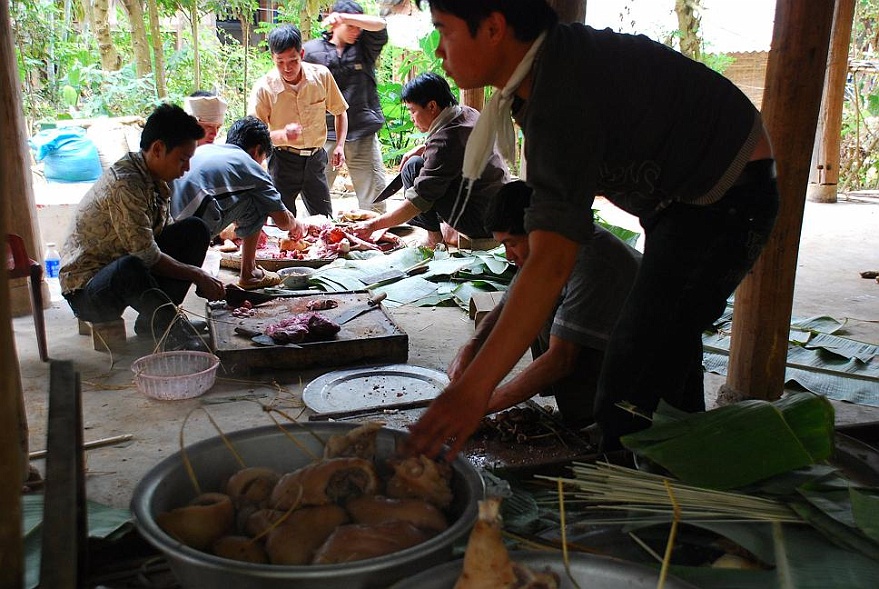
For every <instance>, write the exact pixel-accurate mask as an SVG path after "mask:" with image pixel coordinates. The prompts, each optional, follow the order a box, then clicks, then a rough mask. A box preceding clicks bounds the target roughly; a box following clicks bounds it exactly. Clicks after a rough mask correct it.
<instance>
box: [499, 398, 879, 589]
mask: <svg viewBox="0 0 879 589" xmlns="http://www.w3.org/2000/svg"><path fill="white" fill-rule="evenodd" d="M836 439H837V437H836V434H835V431H834V415H833V408H832V406H831V405H830V403H829V402H828V401H827V400H826V399H825V398H823V397H821V396H818V395H814V394H811V393H791V394H789V395H788V396H786V397H785V398H784V399H782V400H779V401H775V402H768V401H745V402H742V403H737V404H733V405H728V406H724V407H721V408H718V409H714V410H712V411H708V412H705V413H699V414H687V413H682V412H680V411H677V410H675V409H673V408H671V407H669V406H667V405H661V406H660V407H659V409H658V410H657V411H656V413H655V414H654V416H653V421H652V425H651V427H650V428H648V429H646V430H643V431H641V432H638V433H635V434H630V435H627V436H624V437H623V438H622V442H623V444H624V445H625V446H626V447H628V448H629V449H630V450H632V451H633V452H634V453H635V457H636V462H637V464H638V469H629V468H625V467H618V466H614V465H604V466H607V467H609V468H611V469H615V472H616V473H617V474H620V473H622V475H621V476H620V477H618V478H617V481H618V482H617V483H615V484H616V485H617V486H616V487H614V488H608V489H605V490H604V491H606V493H605V494H604V495H602V496H601V498H600V499H598V498H597V497H598V495H597V494H593V493H594V488H593V487H594V485H593V483H592V482H589V483H588V484H587V483H586V482H584V480H585V479H579V478H577V475H575V476H574V478H563V479H562V480H563V481H564V488H565V491H564V494H563V495H562V496H563V498H564V501H565V511H566V512H567V513H568V517H567V524H566V529H567V530H568V535H567V541H568V542H569V543H571V544H572V545H573V546H587V547H588V549H589V550H590V551H597V552H599V553H602V552H604V553H607V554H611V555H613V556H617V557H620V558H627V559H631V556H632V555H633V554H640V555H644V556H645V558H644V560H643V561H642V562H652V563H654V564H655V566H656V567H657V568H660V562H658V561H659V560H661V558H662V557H661V556H660V555H661V553H662V550H663V549H664V546H663V547H662V548H660V549H658V550H657V551H656V552H657V553H656V554H654V555H653V557H652V558H647V557H646V554H647V551H644V550H642V549H641V548H629V549H628V550H629V551H630V552H629V553H622V554H621V553H619V552H615V550H617V548H615V545H616V544H618V543H619V542H622V541H629V540H630V538H634V537H641V538H652V540H654V541H656V542H657V543H659V544H662V543H664V542H665V541H667V540H668V538H669V536H671V535H672V534H671V530H672V529H674V525H673V524H672V522H673V521H675V522H676V524H680V526H681V527H680V530H681V531H680V532H679V535H678V538H677V540H676V541H675V542H674V545H675V548H674V549H673V550H672V551H671V553H670V555H671V556H670V559H669V562H670V563H671V566H670V569H669V571H670V573H671V574H672V575H674V576H677V577H678V578H680V579H683V580H685V581H689V582H690V583H692V584H694V585H695V586H697V587H704V588H710V589H731V588H737V589H752V588H759V589H769V588H781V589H789V588H790V589H793V588H796V589H852V588H863V589H872V588H875V587H877V586H879V581H877V579H879V488H877V487H875V486H872V484H875V481H876V477H877V475H879V473H875V472H851V469H850V468H848V466H847V465H846V468H843V466H842V465H841V464H838V463H837V461H836V451H835V448H834V441H835V440H836ZM581 466H584V465H581ZM585 466H588V467H589V469H590V470H592V471H593V472H594V471H596V470H600V468H599V467H600V466H601V465H600V464H597V463H596V465H594V466H589V465H585ZM577 469H578V466H577V465H574V468H573V469H572V471H574V472H575V473H576V471H577ZM642 471H648V472H647V473H643V472H642ZM627 473H628V474H627ZM643 477H654V478H655V479H659V480H662V481H664V482H665V483H666V487H662V486H660V487H659V488H658V491H656V492H654V493H652V494H651V493H647V492H645V491H642V490H641V489H642V487H641V484H640V483H639V482H638V481H639V479H642V478H643ZM538 478H539V479H550V480H552V477H538ZM556 480H557V479H556ZM648 483H649V481H648ZM648 483H644V485H645V487H644V488H646V487H647V484H648ZM665 488H667V489H668V492H667V493H666V492H665ZM692 488H696V489H697V490H699V491H700V492H702V493H704V499H703V497H702V495H699V496H698V497H697V499H696V500H697V501H698V502H699V507H698V508H696V509H694V508H693V507H692V503H690V506H689V507H687V508H685V509H682V508H681V506H680V505H679V504H678V502H677V500H676V499H675V496H676V494H679V498H680V499H683V495H684V492H685V491H686V492H687V493H689V491H690V489H692ZM541 493H542V495H540V496H539V497H538V499H537V500H536V502H535V504H536V505H538V506H539V505H540V504H541V503H542V504H543V505H544V508H543V509H538V510H537V511H536V512H535V513H538V512H539V513H540V514H541V515H540V517H542V518H544V519H546V518H551V517H552V515H551V514H553V513H558V512H559V511H560V509H559V504H558V498H557V494H554V493H553V492H552V491H549V490H546V489H544V491H541ZM590 495H591V496H592V497H596V498H595V499H590V498H589V497H590ZM648 496H649V498H647V497H648ZM728 496H731V497H733V499H727V497H728ZM633 497H634V499H633ZM735 497H745V498H749V499H758V500H765V501H767V502H771V503H772V504H773V505H775V506H777V508H778V509H780V510H781V512H783V513H785V514H786V515H785V516H784V517H778V518H777V519H773V518H772V517H766V516H765V515H764V514H762V513H759V514H758V513H756V511H757V509H756V508H754V511H755V512H754V513H750V510H751V508H749V507H742V508H741V509H740V511H738V512H736V511H734V510H733V511H731V510H730V505H732V506H735V505H737V504H738V503H737V502H736V500H735ZM690 500H692V498H690ZM654 501H655V502H654ZM728 501H729V505H726V503H727V502H728ZM520 503H521V501H520ZM663 503H664V504H663ZM511 505H515V503H512V502H511ZM742 505H747V502H744V501H743V502H742ZM773 509H775V508H773ZM771 512H772V510H767V513H771ZM522 513H523V510H522V509H520V510H519V513H518V514H517V517H518V518H519V520H521V519H522ZM608 513H610V514H611V517H609V518H608V516H607V514H608ZM619 514H622V515H619ZM532 523H533V522H532ZM544 523H546V522H544ZM555 523H556V525H559V524H560V523H561V522H560V521H559V520H556V522H555ZM611 524H612V525H615V526H617V527H616V528H614V529H616V530H617V531H616V534H617V536H605V537H604V538H605V540H603V541H601V540H599V541H596V540H595V538H596V537H597V536H596V535H595V534H596V530H597V529H600V528H601V526H602V525H604V526H608V525H611ZM688 537H689V540H687V538H688ZM693 537H699V540H697V541H695V542H694V541H693ZM607 538H616V539H612V540H607ZM629 544H630V545H631V547H635V546H636V544H635V542H631V541H629ZM709 544H711V545H712V547H714V549H717V546H720V547H721V548H720V551H719V552H717V553H716V554H714V555H713V556H712V557H711V558H708V559H707V560H705V561H700V562H693V559H692V558H688V557H685V556H684V554H683V553H686V552H690V553H692V552H693V550H692V548H693V546H696V545H698V548H699V549H702V548H705V549H706V550H707V549H708V545H709ZM654 548H656V546H654ZM688 548H689V549H690V550H688ZM605 551H606V552H605ZM675 551H677V552H678V553H680V555H679V557H676V554H675ZM724 552H725V553H726V554H724V556H729V555H730V554H734V555H737V556H738V555H745V558H742V559H738V562H740V563H744V565H745V566H737V567H735V568H725V567H724V568H720V567H719V564H718V565H715V566H712V564H713V562H714V561H715V560H717V554H721V553H724ZM720 560H721V561H722V560H725V559H720Z"/></svg>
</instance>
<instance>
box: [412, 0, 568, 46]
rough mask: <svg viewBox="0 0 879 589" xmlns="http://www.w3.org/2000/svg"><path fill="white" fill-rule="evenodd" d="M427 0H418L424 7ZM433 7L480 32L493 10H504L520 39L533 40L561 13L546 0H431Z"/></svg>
mask: <svg viewBox="0 0 879 589" xmlns="http://www.w3.org/2000/svg"><path fill="white" fill-rule="evenodd" d="M422 2H423V0H416V4H417V5H418V7H419V8H420V7H421V4H422ZM428 3H429V4H430V7H431V8H433V9H436V10H439V11H440V12H447V13H449V14H451V15H453V16H456V17H458V18H460V19H462V20H464V21H466V22H467V28H469V29H470V34H471V35H472V36H474V37H475V36H476V31H477V30H478V29H479V25H480V23H482V21H484V20H485V19H486V18H487V17H488V15H489V14H491V13H492V12H500V13H501V14H503V15H504V18H506V19H507V23H508V24H509V25H510V26H511V27H512V28H513V32H514V34H515V36H516V39H518V40H519V41H522V42H528V41H533V40H534V39H536V38H537V37H538V35H540V33H541V32H542V31H544V30H545V29H548V28H549V27H550V26H552V25H554V24H555V23H556V22H558V19H559V17H558V14H557V13H556V11H555V10H553V8H552V6H550V5H549V4H547V3H546V0H429V2H428Z"/></svg>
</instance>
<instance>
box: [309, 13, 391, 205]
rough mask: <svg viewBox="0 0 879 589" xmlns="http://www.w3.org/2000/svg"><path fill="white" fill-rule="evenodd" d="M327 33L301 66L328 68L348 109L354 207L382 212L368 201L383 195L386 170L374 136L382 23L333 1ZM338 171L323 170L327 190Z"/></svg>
mask: <svg viewBox="0 0 879 589" xmlns="http://www.w3.org/2000/svg"><path fill="white" fill-rule="evenodd" d="M323 22H324V24H325V25H326V26H327V27H328V30H327V31H325V32H324V34H323V35H322V36H321V37H320V38H319V39H312V40H311V41H308V42H307V43H306V44H305V45H304V47H303V49H304V50H305V61H308V62H311V63H317V64H320V65H324V66H326V67H327V68H329V70H330V72H331V73H332V74H333V77H334V78H335V79H336V83H337V84H338V85H339V88H340V89H341V90H342V95H343V96H344V97H345V101H346V102H347V103H348V137H347V139H346V141H345V161H346V162H347V165H348V172H349V173H350V174H351V181H352V183H353V184H354V191H355V192H356V193H357V201H358V203H359V204H360V208H362V209H374V210H377V211H379V212H383V211H384V204H379V205H373V204H372V200H373V199H374V198H375V197H376V196H377V195H378V194H379V193H380V192H381V191H382V190H384V187H385V184H386V181H385V168H384V164H383V163H382V156H381V148H380V146H379V141H378V137H377V136H376V132H377V131H378V130H379V129H380V128H381V126H382V124H384V121H385V119H384V115H382V109H381V104H380V102H379V97H378V92H377V90H376V79H375V62H376V61H377V60H378V57H379V54H380V53H381V50H382V47H384V46H385V45H386V44H387V42H388V32H387V30H386V28H385V27H386V24H385V21H384V20H383V19H381V18H379V17H376V16H369V15H365V14H363V8H361V6H360V5H359V4H358V3H357V2H353V1H352V0H337V1H336V3H335V4H333V10H332V12H331V13H330V14H328V15H326V16H325V17H324V19H323ZM327 128H328V129H329V134H328V135H327V143H326V145H325V147H326V150H327V153H332V151H333V149H334V148H335V146H336V133H335V129H334V127H333V121H332V120H331V117H327ZM336 173H337V170H336V169H335V167H333V166H327V183H328V184H329V186H330V188H332V186H333V182H334V181H335V179H336Z"/></svg>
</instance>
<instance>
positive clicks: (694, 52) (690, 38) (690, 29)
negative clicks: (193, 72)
mask: <svg viewBox="0 0 879 589" xmlns="http://www.w3.org/2000/svg"><path fill="white" fill-rule="evenodd" d="M700 4H701V0H675V13H676V14H677V16H678V32H679V33H680V35H681V37H680V46H681V53H683V54H684V55H686V56H687V57H689V58H690V59H695V60H699V59H700V58H701V57H702V40H701V39H700V38H699V26H700V24H701V20H702V19H701V17H699V15H698V11H699V9H701V6H700Z"/></svg>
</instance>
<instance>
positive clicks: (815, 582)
mask: <svg viewBox="0 0 879 589" xmlns="http://www.w3.org/2000/svg"><path fill="white" fill-rule="evenodd" d="M691 525H695V526H698V527H701V528H704V529H708V530H711V531H713V532H715V533H717V534H719V535H721V536H723V537H725V538H728V539H730V540H732V541H733V542H735V543H736V544H738V545H739V546H742V547H743V548H745V549H746V550H748V551H749V552H751V553H752V554H754V555H755V556H756V557H757V558H758V559H760V560H761V561H763V562H765V563H768V564H769V565H775V563H776V560H777V556H776V555H777V554H782V555H783V557H784V558H785V559H786V561H787V563H788V565H789V566H788V567H787V569H786V570H787V572H788V574H790V576H791V579H790V582H791V584H790V585H789V586H790V587H796V589H873V588H875V587H876V579H877V578H879V561H876V560H873V559H871V558H868V557H866V556H864V555H863V554H860V553H858V552H853V551H851V550H846V549H843V548H840V547H839V546H836V545H835V544H833V543H831V542H829V541H828V540H827V539H826V538H825V537H824V536H823V535H822V534H820V533H818V532H817V531H816V530H814V529H812V528H810V527H808V526H801V525H794V524H784V525H781V526H780V527H781V534H776V535H773V533H772V527H771V525H769V524H736V523H722V524H721V523H705V522H698V523H692V524H691ZM671 572H672V573H673V574H674V575H675V576H678V577H680V578H682V579H685V580H689V581H691V582H693V583H694V584H697V585H698V586H699V587H702V588H704V589H720V588H728V587H736V588H739V589H750V588H751V587H760V588H763V587H772V588H778V589H782V588H783V587H784V586H783V585H781V584H780V582H779V580H778V575H777V572H776V571H775V570H770V571H764V572H754V571H749V572H747V573H745V572H742V571H729V570H722V569H708V568H705V567H698V568H696V567H679V566H675V567H672V571H671ZM748 573H753V574H748ZM733 580H734V581H735V583H736V584H731V583H732V581H733ZM767 582H769V583H771V584H766V583H767ZM751 583H753V584H751Z"/></svg>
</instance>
